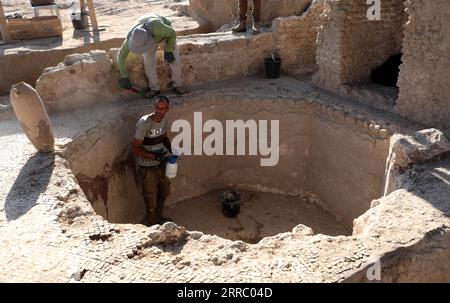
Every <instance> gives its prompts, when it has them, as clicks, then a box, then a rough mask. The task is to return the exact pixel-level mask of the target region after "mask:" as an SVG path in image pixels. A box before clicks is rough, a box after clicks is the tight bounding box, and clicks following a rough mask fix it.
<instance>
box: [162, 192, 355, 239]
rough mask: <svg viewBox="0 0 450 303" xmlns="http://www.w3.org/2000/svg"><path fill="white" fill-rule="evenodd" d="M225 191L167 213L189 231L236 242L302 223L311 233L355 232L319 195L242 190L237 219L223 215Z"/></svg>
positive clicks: (175, 206)
mask: <svg viewBox="0 0 450 303" xmlns="http://www.w3.org/2000/svg"><path fill="white" fill-rule="evenodd" d="M221 193H222V191H220V190H219V191H213V192H209V193H206V194H204V195H201V196H199V197H195V198H192V199H188V200H186V201H183V202H180V203H178V204H176V205H172V206H169V207H168V208H167V209H166V214H167V215H168V216H169V217H171V218H172V219H173V220H174V221H175V222H176V223H177V224H179V225H182V226H184V227H186V228H187V229H189V230H197V231H202V232H203V233H205V234H210V235H217V236H219V237H222V238H225V239H230V240H233V241H237V240H241V241H244V242H247V243H251V244H255V243H258V242H259V241H260V240H261V239H263V238H265V237H271V236H275V235H277V234H279V233H284V232H288V231H292V230H293V229H294V228H295V227H296V226H298V225H299V224H300V223H301V224H302V225H305V226H308V227H310V228H311V229H312V232H311V234H313V233H314V234H326V235H332V236H339V235H346V236H348V235H351V233H352V231H351V228H350V227H348V226H346V225H345V224H342V223H340V222H338V221H337V220H336V218H335V217H334V216H333V215H332V214H330V213H328V212H326V211H324V210H323V209H321V208H320V207H319V206H318V205H317V204H315V203H314V199H316V198H315V197H312V196H310V195H305V196H303V197H292V196H284V195H278V194H272V193H261V192H249V191H244V192H241V194H242V200H241V210H240V213H239V215H238V216H237V217H236V218H227V217H226V216H225V215H223V213H222V210H221V204H220V199H219V197H220V194H221Z"/></svg>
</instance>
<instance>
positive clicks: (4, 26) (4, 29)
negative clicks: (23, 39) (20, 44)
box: [0, 1, 12, 43]
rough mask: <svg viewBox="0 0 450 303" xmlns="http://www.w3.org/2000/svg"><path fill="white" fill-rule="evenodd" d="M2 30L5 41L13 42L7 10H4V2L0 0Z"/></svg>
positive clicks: (0, 27) (0, 26)
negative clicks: (7, 21) (6, 14)
mask: <svg viewBox="0 0 450 303" xmlns="http://www.w3.org/2000/svg"><path fill="white" fill-rule="evenodd" d="M0 32H1V33H2V39H3V41H4V42H5V43H8V42H11V40H12V39H11V35H10V34H9V30H8V24H6V17H5V12H4V11H3V6H2V2H1V1H0Z"/></svg>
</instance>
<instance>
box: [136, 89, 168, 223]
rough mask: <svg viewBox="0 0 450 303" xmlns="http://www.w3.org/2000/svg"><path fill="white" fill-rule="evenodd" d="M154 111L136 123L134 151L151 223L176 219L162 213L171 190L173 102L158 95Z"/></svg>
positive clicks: (147, 217)
mask: <svg viewBox="0 0 450 303" xmlns="http://www.w3.org/2000/svg"><path fill="white" fill-rule="evenodd" d="M154 102H155V104H154V106H155V108H154V110H155V111H154V112H153V113H151V114H149V115H146V116H143V117H142V118H141V119H140V120H139V122H138V123H137V125H136V134H135V136H134V140H133V143H132V152H133V153H134V155H135V156H136V157H137V160H138V164H139V179H140V181H141V186H142V192H143V196H144V202H145V210H146V222H145V224H146V225H148V226H151V225H154V224H164V223H165V222H167V221H172V220H171V219H170V218H164V217H163V216H162V213H163V209H164V202H165V200H166V198H167V196H168V195H169V193H170V180H169V178H167V177H166V175H165V166H164V164H165V162H164V160H163V158H164V156H165V155H166V154H168V153H169V152H170V153H171V150H172V147H171V142H170V140H169V137H168V136H167V132H168V129H169V122H168V120H167V117H166V113H167V112H168V110H169V106H170V101H169V99H168V98H167V97H165V96H162V95H159V96H157V97H156V98H155V101H154Z"/></svg>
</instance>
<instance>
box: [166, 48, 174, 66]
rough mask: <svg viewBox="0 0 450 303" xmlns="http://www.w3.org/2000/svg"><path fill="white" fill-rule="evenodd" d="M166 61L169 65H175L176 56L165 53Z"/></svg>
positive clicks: (171, 53)
mask: <svg viewBox="0 0 450 303" xmlns="http://www.w3.org/2000/svg"><path fill="white" fill-rule="evenodd" d="M164 61H166V62H167V63H174V62H175V56H174V54H173V52H166V51H165V52H164Z"/></svg>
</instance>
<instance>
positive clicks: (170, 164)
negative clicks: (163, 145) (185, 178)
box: [166, 156, 178, 179]
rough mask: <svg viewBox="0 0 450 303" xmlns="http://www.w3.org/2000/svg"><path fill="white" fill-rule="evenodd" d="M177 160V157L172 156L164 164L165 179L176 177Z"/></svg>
mask: <svg viewBox="0 0 450 303" xmlns="http://www.w3.org/2000/svg"><path fill="white" fill-rule="evenodd" d="M177 158H178V157H177V156H172V157H170V158H169V161H167V163H166V177H167V178H169V179H173V178H175V177H176V176H177V172H178V163H177Z"/></svg>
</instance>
